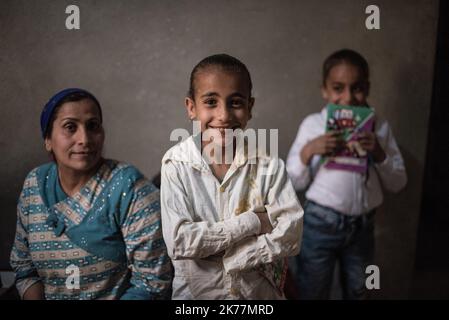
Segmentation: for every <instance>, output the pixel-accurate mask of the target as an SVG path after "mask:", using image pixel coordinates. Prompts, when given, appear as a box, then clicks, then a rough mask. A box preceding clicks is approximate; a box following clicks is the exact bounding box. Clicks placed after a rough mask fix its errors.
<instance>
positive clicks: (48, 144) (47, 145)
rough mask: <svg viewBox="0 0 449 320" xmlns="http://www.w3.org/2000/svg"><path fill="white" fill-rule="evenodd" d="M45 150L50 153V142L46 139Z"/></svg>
mask: <svg viewBox="0 0 449 320" xmlns="http://www.w3.org/2000/svg"><path fill="white" fill-rule="evenodd" d="M45 150H47V151H48V152H51V141H50V139H48V138H45Z"/></svg>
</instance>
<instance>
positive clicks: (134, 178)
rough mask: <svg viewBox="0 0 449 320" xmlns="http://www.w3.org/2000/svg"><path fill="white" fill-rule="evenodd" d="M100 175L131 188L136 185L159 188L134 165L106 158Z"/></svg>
mask: <svg viewBox="0 0 449 320" xmlns="http://www.w3.org/2000/svg"><path fill="white" fill-rule="evenodd" d="M100 170H102V172H100V176H101V178H102V179H104V180H106V181H112V180H113V181H115V182H117V183H119V184H121V185H122V187H123V186H127V187H128V188H129V189H132V188H135V187H136V185H137V184H138V185H140V186H144V185H149V186H150V187H151V189H155V190H156V189H157V188H156V187H155V186H154V184H153V183H152V182H151V181H150V180H149V179H148V178H147V177H146V176H145V175H144V174H143V173H142V172H141V171H140V170H139V169H138V168H137V167H136V166H134V165H132V164H130V163H128V162H124V161H119V160H114V159H105V160H104V163H103V166H102V168H100Z"/></svg>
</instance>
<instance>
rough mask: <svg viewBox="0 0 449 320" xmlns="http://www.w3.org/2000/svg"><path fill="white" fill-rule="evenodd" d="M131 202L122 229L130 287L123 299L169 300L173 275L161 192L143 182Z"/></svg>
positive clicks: (137, 187)
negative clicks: (163, 232) (161, 209)
mask: <svg viewBox="0 0 449 320" xmlns="http://www.w3.org/2000/svg"><path fill="white" fill-rule="evenodd" d="M131 199H132V200H131V203H130V205H129V209H128V211H127V215H126V219H125V221H124V223H123V224H122V227H121V230H122V234H123V238H124V241H125V245H126V255H127V260H128V267H129V268H130V269H131V277H130V280H129V282H130V287H129V288H128V289H127V290H126V291H125V293H124V294H123V295H122V296H121V297H120V299H122V300H154V299H164V298H168V296H167V295H168V292H169V290H170V287H171V281H172V275H173V272H172V266H171V262H170V258H169V257H168V255H167V250H166V246H165V243H164V240H163V237H162V228H161V214H160V202H159V191H158V190H157V189H156V188H155V187H154V186H153V185H152V184H151V183H150V182H149V181H148V180H146V179H145V178H142V179H140V180H138V181H137V182H136V183H135V185H134V187H133V190H132V197H131Z"/></svg>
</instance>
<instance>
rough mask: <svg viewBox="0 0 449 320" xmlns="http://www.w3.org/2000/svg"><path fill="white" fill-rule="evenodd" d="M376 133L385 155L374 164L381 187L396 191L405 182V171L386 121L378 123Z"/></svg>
mask: <svg viewBox="0 0 449 320" xmlns="http://www.w3.org/2000/svg"><path fill="white" fill-rule="evenodd" d="M376 135H377V138H378V140H379V143H380V145H381V147H382V148H383V150H384V152H385V155H386V158H385V159H384V161H383V162H381V163H376V164H375V167H376V170H377V172H378V173H379V176H380V178H381V181H382V185H383V187H384V188H385V189H386V190H387V191H390V192H398V191H400V190H401V189H402V188H404V187H405V185H406V184H407V173H406V171H405V165H404V160H403V158H402V155H401V152H400V151H399V148H398V145H397V143H396V140H395V138H394V136H393V132H392V130H391V128H390V126H389V125H388V122H387V121H382V122H380V123H379V125H378V127H377V130H376Z"/></svg>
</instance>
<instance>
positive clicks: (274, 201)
mask: <svg viewBox="0 0 449 320" xmlns="http://www.w3.org/2000/svg"><path fill="white" fill-rule="evenodd" d="M194 141H195V140H194V139H193V137H189V138H188V139H186V140H185V141H183V142H181V143H178V144H177V145H175V146H174V147H172V148H171V149H170V150H169V151H167V153H166V154H165V156H164V158H163V160H162V172H161V213H162V229H163V235H164V239H165V242H166V245H167V249H168V253H169V255H170V257H171V258H172V260H173V261H172V262H173V265H174V268H175V276H174V279H173V299H283V298H284V295H283V292H282V288H281V286H282V285H280V282H281V281H280V280H281V279H283V278H285V272H286V263H285V262H286V261H285V258H286V257H287V256H292V255H296V254H297V253H298V252H299V247H300V239H301V237H302V216H303V210H302V208H301V206H300V204H299V202H298V199H297V197H296V194H295V191H294V189H293V186H292V185H291V182H290V180H289V179H288V176H287V172H286V170H285V167H284V163H283V161H282V160H280V159H277V158H269V157H265V158H260V157H259V158H257V161H256V163H255V164H250V163H249V161H248V160H249V158H248V157H247V155H246V154H245V152H242V151H241V150H240V151H239V150H237V151H236V155H235V157H234V160H233V163H232V165H231V167H230V169H229V170H228V172H227V173H226V176H225V177H224V179H223V181H222V182H221V183H220V182H219V181H218V179H217V178H216V177H215V176H214V175H213V173H212V171H211V169H210V168H209V166H208V165H207V163H206V161H205V160H204V158H203V157H202V156H201V153H200V151H199V149H198V147H197V146H196V145H195V142H194ZM277 160H278V161H277ZM268 166H272V167H274V168H275V171H274V174H273V175H264V174H263V170H264V169H266V168H267V167H268ZM259 211H266V212H267V213H268V215H269V218H270V221H271V224H272V226H273V230H272V232H271V233H269V234H263V235H259V233H260V221H259V218H258V217H257V215H256V214H255V213H254V212H259Z"/></svg>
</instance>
